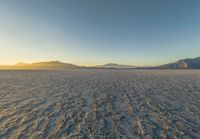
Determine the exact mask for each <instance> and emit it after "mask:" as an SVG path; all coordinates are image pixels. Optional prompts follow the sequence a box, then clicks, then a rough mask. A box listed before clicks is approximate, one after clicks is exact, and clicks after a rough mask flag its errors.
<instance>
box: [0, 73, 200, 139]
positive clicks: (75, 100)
mask: <svg viewBox="0 0 200 139" xmlns="http://www.w3.org/2000/svg"><path fill="white" fill-rule="evenodd" d="M0 138H2V139H7V138H20V139H26V138H32V139H40V138H41V139H43V138H48V139H49V138H50V139H51V138H53V139H54V138H55V139H60V138H63V139H65V138H66V139H68V138H69V139H79V138H80V139H82V138H83V139H87V138H89V139H95V138H97V139H104V138H105V139H120V138H122V139H126V138H127V139H151V138H152V139H199V138H200V70H136V69H135V70H132V69H81V70H79V69H76V70H49V71H48V70H35V71H31V70H29V71H25V70H21V71H0Z"/></svg>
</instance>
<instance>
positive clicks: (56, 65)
mask: <svg viewBox="0 0 200 139" xmlns="http://www.w3.org/2000/svg"><path fill="white" fill-rule="evenodd" d="M0 68H1V69H47V70H48V69H79V68H82V67H80V66H77V65H73V64H69V63H62V62H60V61H50V62H37V63H32V64H28V63H18V64H16V65H13V66H0Z"/></svg>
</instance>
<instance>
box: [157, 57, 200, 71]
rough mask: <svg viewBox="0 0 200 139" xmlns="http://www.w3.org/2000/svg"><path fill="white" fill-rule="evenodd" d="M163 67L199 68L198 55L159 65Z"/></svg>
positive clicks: (199, 59) (199, 58)
mask: <svg viewBox="0 0 200 139" xmlns="http://www.w3.org/2000/svg"><path fill="white" fill-rule="evenodd" d="M158 68H164V69H200V57H197V58H186V59H181V60H179V61H177V62H174V63H170V64H165V65H161V66H159V67H158Z"/></svg>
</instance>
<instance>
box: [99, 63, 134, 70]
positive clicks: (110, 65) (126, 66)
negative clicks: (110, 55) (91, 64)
mask: <svg viewBox="0 0 200 139" xmlns="http://www.w3.org/2000/svg"><path fill="white" fill-rule="evenodd" d="M96 67H97V68H118V69H119V68H124V69H126V68H136V66H130V65H121V64H116V63H108V64H105V65H100V66H96Z"/></svg>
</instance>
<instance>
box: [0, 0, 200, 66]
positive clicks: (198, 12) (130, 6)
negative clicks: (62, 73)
mask: <svg viewBox="0 0 200 139" xmlns="http://www.w3.org/2000/svg"><path fill="white" fill-rule="evenodd" d="M199 7H200V1H199V0H0V64H15V63H18V62H28V63H31V62H39V61H51V60H59V61H62V62H68V63H73V64H77V65H86V66H87V65H101V64H105V63H119V64H129V65H136V66H154V65H160V64H165V63H168V62H174V61H177V60H179V59H182V58H194V57H198V56H200V8H199Z"/></svg>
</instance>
